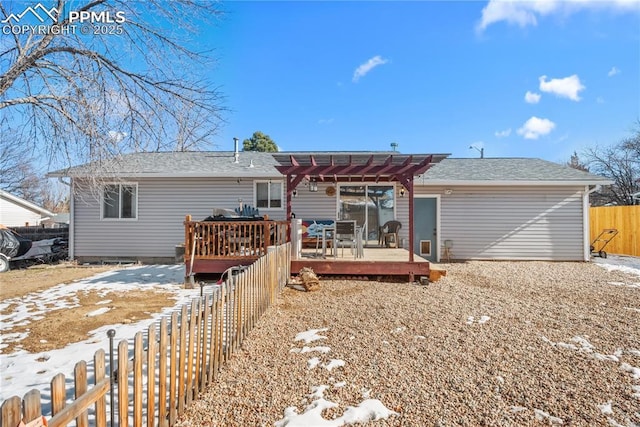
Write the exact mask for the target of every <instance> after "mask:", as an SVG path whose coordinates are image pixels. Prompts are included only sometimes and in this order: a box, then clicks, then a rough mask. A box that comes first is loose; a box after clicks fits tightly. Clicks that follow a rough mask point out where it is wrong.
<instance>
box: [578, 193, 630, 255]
mask: <svg viewBox="0 0 640 427" xmlns="http://www.w3.org/2000/svg"><path fill="white" fill-rule="evenodd" d="M589 218H590V221H589V225H590V234H591V242H593V241H594V240H595V239H596V238H597V237H598V235H599V234H600V233H601V232H602V231H603V230H605V229H611V228H615V229H617V230H618V235H617V236H615V237H614V238H613V239H612V240H611V242H609V243H608V244H607V246H606V247H605V251H606V252H608V253H611V254H618V255H632V256H640V205H639V206H600V207H595V208H589ZM595 246H596V250H598V248H599V247H600V243H598V244H596V245H595Z"/></svg>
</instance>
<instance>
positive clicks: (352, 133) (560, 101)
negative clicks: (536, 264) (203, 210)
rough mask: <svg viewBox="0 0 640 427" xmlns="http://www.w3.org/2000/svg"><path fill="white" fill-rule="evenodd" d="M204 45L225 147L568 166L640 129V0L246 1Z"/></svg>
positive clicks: (230, 10)
mask: <svg viewBox="0 0 640 427" xmlns="http://www.w3.org/2000/svg"><path fill="white" fill-rule="evenodd" d="M223 7H224V9H225V10H226V14H225V16H224V18H222V20H221V21H219V22H218V23H217V25H215V26H212V27H210V28H209V29H207V30H206V31H205V32H204V33H203V34H202V37H203V39H202V40H201V41H202V42H204V43H205V44H207V45H208V46H210V47H211V48H213V49H215V51H214V56H215V57H216V59H217V63H216V64H215V65H214V66H213V67H212V68H211V69H210V74H209V76H208V78H209V79H210V80H211V81H212V82H213V83H214V84H215V85H219V86H220V89H221V91H222V92H223V94H224V96H225V106H226V107H227V108H229V110H230V111H229V112H228V113H227V114H226V115H225V117H226V119H227V123H226V125H225V126H224V128H223V129H222V131H221V132H220V134H219V135H218V137H217V138H216V141H215V142H216V143H217V145H218V148H219V149H223V150H228V149H232V144H233V142H232V140H233V137H235V136H237V137H239V138H240V139H241V140H242V139H245V138H248V137H250V136H251V134H252V133H253V132H254V131H257V130H259V131H262V132H264V133H266V134H268V135H270V136H271V137H272V138H273V140H274V141H276V143H277V144H278V145H279V146H280V148H281V149H282V150H388V149H390V143H391V142H397V143H398V145H399V147H398V149H399V151H401V152H403V153H428V152H433V153H436V152H437V153H452V155H453V156H454V157H477V156H478V155H479V153H478V151H476V150H473V149H469V146H470V145H472V144H476V146H478V147H484V150H485V156H487V157H540V158H543V159H547V160H551V161H564V160H568V158H569V156H570V155H571V153H572V152H573V151H574V150H577V151H578V152H580V151H581V150H582V149H584V148H585V147H589V146H594V145H609V144H612V143H615V142H618V141H619V140H620V139H621V138H623V137H625V136H628V135H629V134H630V132H631V129H632V128H633V126H634V124H635V123H636V121H637V120H638V119H639V118H640V2H638V1H617V2H613V1H612V2H592V1H544V2H539V1H536V2H526V3H525V2H504V1H502V2H480V1H466V2H463V1H452V2H445V1H411V2H391V1H376V2H369V1H352V2H342V1H326V2H325V1H318V2H313V1H302V2H284V1H282V2H276V1H259V2H252V1H241V2H227V3H224V4H223Z"/></svg>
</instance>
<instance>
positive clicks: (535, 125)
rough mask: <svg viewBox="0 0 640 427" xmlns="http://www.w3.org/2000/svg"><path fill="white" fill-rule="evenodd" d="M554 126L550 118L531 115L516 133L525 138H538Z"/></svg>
mask: <svg viewBox="0 0 640 427" xmlns="http://www.w3.org/2000/svg"><path fill="white" fill-rule="evenodd" d="M555 127H556V124H555V123H553V122H552V121H551V120H549V119H541V118H538V117H536V116H533V117H531V118H530V119H529V120H527V121H526V122H525V123H524V125H522V127H521V128H520V129H518V135H522V136H523V137H524V138H525V139H538V138H539V137H541V136H543V135H547V134H548V133H549V132H551V131H552V130H553V128H555Z"/></svg>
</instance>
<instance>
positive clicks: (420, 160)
mask: <svg viewBox="0 0 640 427" xmlns="http://www.w3.org/2000/svg"><path fill="white" fill-rule="evenodd" d="M447 156H448V155H447V154H400V153H396V152H392V153H375V154H371V153H282V154H274V155H273V157H274V158H275V159H276V160H277V161H278V162H279V163H280V166H276V169H277V170H278V171H279V172H280V173H282V174H283V175H285V176H286V183H287V185H286V187H287V188H286V190H287V192H286V197H287V198H286V206H287V219H290V218H291V198H292V195H293V191H294V190H295V189H296V187H297V186H298V184H300V183H301V182H302V180H304V179H308V180H316V181H325V182H334V183H340V182H356V183H357V182H363V183H367V182H375V183H377V182H399V183H400V184H402V185H403V186H404V188H405V189H406V190H407V192H408V195H409V262H413V260H414V258H413V243H414V242H413V235H414V233H413V201H414V188H413V180H414V177H415V176H418V175H422V174H423V173H425V172H426V171H427V170H428V169H429V168H430V167H431V166H432V165H433V164H434V163H437V162H439V161H441V160H442V159H444V158H445V157H447Z"/></svg>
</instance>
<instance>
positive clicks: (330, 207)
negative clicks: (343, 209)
mask: <svg viewBox="0 0 640 427" xmlns="http://www.w3.org/2000/svg"><path fill="white" fill-rule="evenodd" d="M329 185H330V184H328V183H324V182H319V183H318V191H317V192H314V193H312V192H310V191H309V188H308V187H306V186H304V185H303V184H299V185H298V188H297V190H298V191H297V196H296V197H292V198H291V212H293V213H294V214H295V215H296V218H297V219H302V220H307V219H335V218H336V213H337V212H336V206H337V203H338V198H337V197H338V196H337V195H333V196H327V193H326V191H327V187H329Z"/></svg>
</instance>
